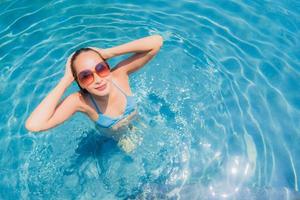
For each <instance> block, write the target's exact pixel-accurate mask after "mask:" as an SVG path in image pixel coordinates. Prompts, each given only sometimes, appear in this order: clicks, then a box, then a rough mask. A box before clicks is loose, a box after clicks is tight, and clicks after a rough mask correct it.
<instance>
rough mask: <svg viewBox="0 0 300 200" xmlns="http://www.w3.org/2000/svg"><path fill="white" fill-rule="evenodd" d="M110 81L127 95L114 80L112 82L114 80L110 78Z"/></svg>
mask: <svg viewBox="0 0 300 200" xmlns="http://www.w3.org/2000/svg"><path fill="white" fill-rule="evenodd" d="M111 81H112V83H113V84H114V85H115V86H116V87H117V88H118V89H119V90H120V91H121V92H122V93H123V94H124V95H125V96H126V97H127V94H126V93H125V92H124V90H122V88H121V87H120V86H118V84H117V83H116V82H114V80H112V79H111Z"/></svg>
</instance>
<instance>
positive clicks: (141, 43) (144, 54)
mask: <svg viewBox="0 0 300 200" xmlns="http://www.w3.org/2000/svg"><path fill="white" fill-rule="evenodd" d="M162 44H163V38H162V37H161V36H160V35H151V36H148V37H144V38H141V39H138V40H134V41H131V42H128V43H125V44H122V45H119V46H115V47H111V48H107V49H97V48H96V49H97V50H98V51H99V53H101V55H102V56H103V57H104V58H105V59H109V58H111V57H115V56H119V55H122V54H126V53H135V54H134V55H132V56H130V57H129V58H127V59H125V60H123V61H122V62H120V63H118V64H117V66H116V67H115V68H114V69H113V71H115V70H118V71H121V72H124V73H126V74H127V75H128V74H130V73H132V72H134V71H136V70H138V69H140V68H141V67H143V66H144V65H145V64H146V63H147V62H148V61H149V60H151V59H152V58H153V57H154V56H155V55H156V53H157V52H158V51H159V49H160V47H161V46H162Z"/></svg>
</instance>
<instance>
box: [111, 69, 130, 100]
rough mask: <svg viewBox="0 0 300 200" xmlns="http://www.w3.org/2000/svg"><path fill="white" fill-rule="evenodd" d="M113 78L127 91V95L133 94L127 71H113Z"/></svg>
mask: <svg viewBox="0 0 300 200" xmlns="http://www.w3.org/2000/svg"><path fill="white" fill-rule="evenodd" d="M112 79H113V80H114V81H115V82H116V83H117V84H118V86H119V87H121V88H122V89H123V90H124V91H125V92H126V94H127V95H131V94H132V92H131V88H130V84H129V77H128V74H127V73H124V72H122V71H118V70H116V71H113V72H112Z"/></svg>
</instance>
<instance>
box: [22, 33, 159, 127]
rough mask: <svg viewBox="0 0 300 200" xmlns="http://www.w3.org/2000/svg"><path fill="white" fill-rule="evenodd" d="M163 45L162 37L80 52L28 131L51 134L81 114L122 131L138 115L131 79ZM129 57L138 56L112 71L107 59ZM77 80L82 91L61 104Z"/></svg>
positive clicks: (28, 124) (34, 114) (37, 111)
mask: <svg viewBox="0 0 300 200" xmlns="http://www.w3.org/2000/svg"><path fill="white" fill-rule="evenodd" d="M162 43H163V39H162V37H161V36H159V35H153V36H149V37H145V38H141V39H138V40H135V41H132V42H129V43H126V44H122V45H119V46H116V47H112V48H108V49H98V48H91V47H90V48H82V49H79V50H77V51H76V52H75V53H74V54H72V55H71V56H70V57H69V58H68V61H67V63H66V69H65V74H64V76H63V78H62V79H61V80H60V81H59V83H58V84H57V85H56V86H55V88H54V89H53V90H52V91H50V93H49V94H48V95H47V96H46V97H45V98H44V99H43V101H42V102H41V103H40V104H39V105H38V106H37V107H36V109H35V110H34V111H33V112H32V113H31V115H30V116H29V117H28V119H27V121H26V125H25V126H26V128H27V129H28V130H29V131H43V130H47V129H50V128H53V127H55V126H57V125H59V124H60V123H62V122H64V121H65V120H67V119H68V118H69V117H71V116H72V115H73V114H74V113H75V112H77V111H80V112H83V113H85V114H87V115H88V116H89V117H90V118H91V119H92V120H93V121H95V122H96V124H97V125H99V126H100V127H102V128H106V129H107V128H109V129H114V130H116V129H118V128H119V127H120V126H122V125H124V124H126V122H127V121H128V120H129V119H131V118H132V116H133V115H134V114H135V113H136V101H135V99H134V97H133V96H132V93H131V89H130V85H129V77H128V76H129V75H130V74H131V73H133V72H135V71H137V70H138V69H140V68H141V67H143V66H144V65H145V64H146V63H147V62H148V61H149V60H151V59H152V58H153V57H154V56H155V55H156V53H157V52H158V51H159V49H160V47H161V45H162ZM126 53H135V54H134V55H132V56H131V57H129V58H127V59H125V60H123V61H122V62H120V63H119V64H117V65H116V66H115V67H114V68H113V69H111V68H110V67H109V65H108V63H107V62H106V60H107V59H110V58H112V57H115V56H119V55H122V54H126ZM74 79H75V81H76V82H77V83H78V85H79V87H80V89H81V90H80V91H78V92H75V93H73V94H71V95H69V96H68V97H66V98H65V99H64V100H63V101H62V102H60V103H59V100H60V98H61V97H62V95H63V93H64V92H65V90H66V89H67V88H68V86H70V84H71V83H72V82H73V81H74Z"/></svg>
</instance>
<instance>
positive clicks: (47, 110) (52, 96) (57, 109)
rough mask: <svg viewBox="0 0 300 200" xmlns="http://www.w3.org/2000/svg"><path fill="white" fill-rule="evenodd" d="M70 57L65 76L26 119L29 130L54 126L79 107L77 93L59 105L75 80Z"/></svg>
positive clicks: (39, 129)
mask: <svg viewBox="0 0 300 200" xmlns="http://www.w3.org/2000/svg"><path fill="white" fill-rule="evenodd" d="M70 57H71V56H70ZM70 57H69V58H68V61H67V64H66V71H65V75H64V76H63V78H62V79H61V80H60V82H59V83H58V84H57V85H56V86H55V88H53V89H52V90H51V91H50V92H49V94H48V95H47V96H46V97H45V98H44V99H43V100H42V102H41V103H40V104H39V105H38V106H37V107H36V108H35V109H34V111H33V112H32V113H31V114H30V116H29V117H28V119H27V120H26V124H25V127H26V129H28V130H29V131H41V130H46V129H49V128H52V127H54V126H56V125H58V124H60V123H62V122H63V121H65V120H66V119H68V118H69V117H70V116H71V115H72V114H73V113H74V112H75V111H76V110H78V109H79V105H80V104H79V102H80V101H79V95H78V94H76V93H74V94H72V95H70V96H68V97H67V98H66V99H65V100H63V101H62V102H61V103H60V104H59V105H58V103H59V100H60V98H61V97H62V95H63V94H64V92H65V90H66V89H67V88H68V87H69V85H70V84H71V83H72V82H73V80H74V77H73V75H72V73H71V69H70Z"/></svg>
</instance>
